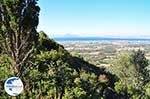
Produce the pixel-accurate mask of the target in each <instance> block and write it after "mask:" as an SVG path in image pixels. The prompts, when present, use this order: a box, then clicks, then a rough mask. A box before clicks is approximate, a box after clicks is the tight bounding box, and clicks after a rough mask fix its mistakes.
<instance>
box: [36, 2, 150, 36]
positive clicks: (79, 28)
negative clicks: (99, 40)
mask: <svg viewBox="0 0 150 99" xmlns="http://www.w3.org/2000/svg"><path fill="white" fill-rule="evenodd" d="M38 4H39V6H40V8H41V12H40V21H39V22H40V23H39V26H38V31H41V30H43V31H44V32H45V33H46V34H48V35H49V36H50V37H64V36H66V37H67V36H74V37H75V36H81V37H89V36H92V37H95V36H96V37H150V6H149V5H150V0H39V2H38Z"/></svg>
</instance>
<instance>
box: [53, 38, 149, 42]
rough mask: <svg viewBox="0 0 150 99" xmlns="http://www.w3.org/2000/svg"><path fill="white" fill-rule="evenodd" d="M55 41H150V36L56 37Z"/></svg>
mask: <svg viewBox="0 0 150 99" xmlns="http://www.w3.org/2000/svg"><path fill="white" fill-rule="evenodd" d="M53 39H54V40H55V41H58V42H61V41H150V38H107V37H55V38H53Z"/></svg>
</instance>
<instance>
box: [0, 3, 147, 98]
mask: <svg viewBox="0 0 150 99" xmlns="http://www.w3.org/2000/svg"><path fill="white" fill-rule="evenodd" d="M36 3H37V0H0V45H1V46H0V99H11V98H12V97H11V96H9V95H8V94H7V93H6V92H5V90H4V82H5V80H6V79H7V78H9V77H12V76H19V77H20V78H21V79H22V80H23V83H24V91H23V92H22V93H21V94H20V95H19V96H17V97H13V98H18V99H149V98H150V79H149V78H150V77H149V73H150V72H149V68H148V66H149V64H148V60H147V59H146V58H145V53H144V52H143V51H141V50H138V51H135V52H124V53H121V54H119V53H118V56H117V58H114V59H113V61H112V62H110V61H109V60H107V61H103V60H101V59H99V61H101V62H103V63H106V62H107V63H108V62H110V63H111V64H113V66H110V67H108V68H107V69H105V68H103V67H99V66H95V65H93V64H91V63H89V62H87V61H85V60H84V58H83V57H81V56H80V55H78V53H76V52H72V54H70V53H69V52H68V51H67V50H65V49H64V47H63V46H62V45H60V44H58V43H56V42H55V41H54V40H52V39H50V38H48V36H47V35H46V34H45V33H44V32H40V33H37V31H36V27H37V25H38V14H39V11H40V8H39V7H38V6H37V4H36ZM106 49H107V50H106V52H107V53H111V54H112V50H110V49H111V48H110V46H109V47H108V48H106ZM113 52H116V51H115V49H113ZM103 57H104V58H105V57H106V56H103ZM87 60H89V59H88V58H87ZM96 62H98V61H96Z"/></svg>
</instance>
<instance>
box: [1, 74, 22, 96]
mask: <svg viewBox="0 0 150 99" xmlns="http://www.w3.org/2000/svg"><path fill="white" fill-rule="evenodd" d="M4 88H5V91H6V92H7V93H8V94H9V95H11V96H17V95H19V94H20V93H21V92H22V91H23V83H22V81H21V79H20V78H19V77H10V78H8V79H7V80H6V81H5V84H4Z"/></svg>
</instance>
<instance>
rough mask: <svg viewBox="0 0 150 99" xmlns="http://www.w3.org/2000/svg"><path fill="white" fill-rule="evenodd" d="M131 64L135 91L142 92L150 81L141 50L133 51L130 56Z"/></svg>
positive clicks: (145, 60) (146, 64)
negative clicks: (133, 71)
mask: <svg viewBox="0 0 150 99" xmlns="http://www.w3.org/2000/svg"><path fill="white" fill-rule="evenodd" d="M131 57H132V60H131V62H132V64H133V66H134V70H135V73H134V76H135V79H134V85H135V87H136V89H137V90H142V87H143V86H144V85H145V84H147V83H148V82H149V81H150V78H149V77H150V75H149V70H148V68H147V67H148V65H149V64H148V60H147V59H146V57H145V53H144V52H143V51H141V50H138V51H134V52H133V54H132V55H131Z"/></svg>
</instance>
